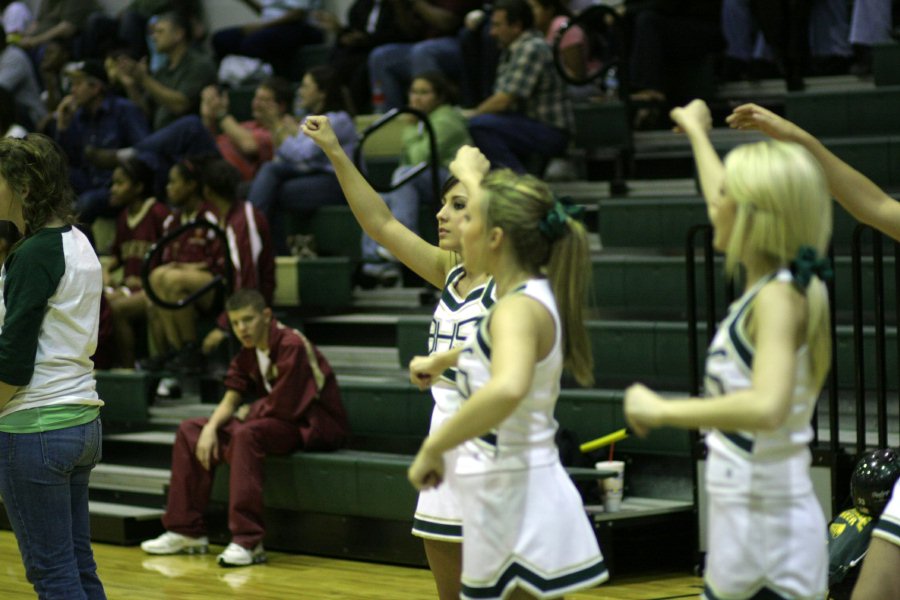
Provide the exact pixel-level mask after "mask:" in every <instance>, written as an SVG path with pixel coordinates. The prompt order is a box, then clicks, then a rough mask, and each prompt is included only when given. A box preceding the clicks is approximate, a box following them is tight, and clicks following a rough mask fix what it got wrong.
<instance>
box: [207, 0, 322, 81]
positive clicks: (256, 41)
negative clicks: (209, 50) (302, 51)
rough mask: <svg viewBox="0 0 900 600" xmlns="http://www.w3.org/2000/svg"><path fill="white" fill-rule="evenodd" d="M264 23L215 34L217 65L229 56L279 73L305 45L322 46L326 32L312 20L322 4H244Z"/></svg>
mask: <svg viewBox="0 0 900 600" xmlns="http://www.w3.org/2000/svg"><path fill="white" fill-rule="evenodd" d="M241 1H242V2H243V3H244V4H246V5H247V6H249V7H250V9H251V10H253V11H254V12H256V13H257V14H258V15H259V17H260V20H259V21H257V22H255V23H245V24H244V25H240V26H238V27H228V28H226V29H221V30H219V31H217V32H215V33H214V34H213V36H212V46H213V50H214V51H215V54H216V62H220V61H221V60H222V59H223V58H224V57H226V56H228V55H229V54H237V55H239V56H252V57H253V58H259V59H261V60H264V61H265V62H268V63H270V64H271V65H272V67H273V68H275V69H278V68H279V67H281V66H283V65H285V59H288V61H290V60H291V59H292V58H293V56H294V53H295V51H296V50H297V49H298V48H299V47H300V46H302V45H304V44H319V43H321V42H322V40H323V39H324V38H325V35H324V32H323V31H322V30H321V29H320V28H319V27H317V26H316V25H315V24H314V23H313V22H312V19H311V16H312V15H311V12H312V11H314V10H316V9H317V8H319V7H320V6H321V1H320V0H241Z"/></svg>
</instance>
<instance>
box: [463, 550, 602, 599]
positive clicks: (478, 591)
mask: <svg viewBox="0 0 900 600" xmlns="http://www.w3.org/2000/svg"><path fill="white" fill-rule="evenodd" d="M608 577H609V572H608V571H607V570H606V563H604V562H603V559H600V560H599V561H598V562H596V563H594V564H592V565H590V566H588V567H585V568H584V569H580V570H578V571H575V572H574V573H569V574H568V575H562V576H560V577H551V578H549V579H548V578H545V577H542V576H541V575H539V574H537V573H535V572H534V571H532V570H531V569H529V568H528V567H525V566H523V565H521V564H520V563H518V562H514V563H512V564H511V565H509V566H508V567H507V568H506V570H504V571H503V573H502V574H501V575H500V577H499V578H498V579H497V583H496V584H494V585H490V586H484V587H481V586H473V585H468V584H466V583H463V584H462V593H461V596H462V597H464V598H471V599H472V600H475V599H477V598H501V597H502V596H503V590H505V589H506V587H507V586H508V585H509V584H510V583H512V582H513V580H515V579H519V580H520V581H523V582H527V583H529V584H531V585H532V586H534V587H535V588H537V589H539V590H540V591H541V592H543V593H545V594H546V593H553V592H558V591H563V590H569V589H571V588H572V587H573V586H577V585H579V584H582V583H583V584H585V585H590V584H591V582H594V583H600V582H602V581H605V580H606V579H607V578H608Z"/></svg>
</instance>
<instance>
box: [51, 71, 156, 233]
mask: <svg viewBox="0 0 900 600" xmlns="http://www.w3.org/2000/svg"><path fill="white" fill-rule="evenodd" d="M69 78H70V80H71V82H72V87H71V93H70V94H69V95H68V96H66V97H65V98H63V99H62V101H61V102H60V103H59V107H58V108H57V110H56V127H55V130H54V131H53V137H54V138H55V139H56V141H57V142H59V145H60V146H61V147H62V149H63V150H64V151H65V153H66V156H67V157H68V158H69V177H70V179H71V181H72V187H73V188H74V189H75V192H76V193H77V194H78V203H77V206H76V212H77V213H78V216H79V218H80V219H81V221H82V222H83V223H93V222H94V220H95V219H96V218H97V217H98V216H104V217H114V216H116V215H117V214H118V212H119V210H120V209H121V208H122V207H121V206H116V207H111V206H110V202H109V196H110V191H109V186H110V183H111V182H112V173H113V169H114V168H115V161H112V162H104V161H103V160H102V159H101V154H102V151H103V150H105V151H107V152H111V151H114V150H116V149H118V148H124V147H126V146H131V145H134V144H136V143H137V142H139V141H140V140H142V139H143V138H144V137H146V135H147V134H148V133H150V128H149V127H148V125H147V119H146V118H144V114H143V113H142V112H141V109H140V108H138V107H137V106H136V105H135V104H134V102H132V101H131V100H128V99H126V98H120V97H118V96H115V95H114V94H110V93H109V92H108V80H107V76H106V69H104V67H103V63H102V62H100V61H98V60H86V61H84V62H80V63H75V64H74V65H73V66H72V67H71V68H70V69H69Z"/></svg>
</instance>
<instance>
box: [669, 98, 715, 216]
mask: <svg viewBox="0 0 900 600" xmlns="http://www.w3.org/2000/svg"><path fill="white" fill-rule="evenodd" d="M670 116H671V117H672V120H673V121H674V122H675V126H676V127H675V129H676V131H681V132H683V133H684V134H685V135H687V137H688V140H690V142H691V149H692V150H693V152H694V163H695V164H696V165H697V174H698V175H699V177H700V189H701V190H702V191H703V197H704V198H705V199H706V209H707V212H709V215H710V219H712V217H713V215H714V213H715V211H716V210H718V207H719V201H720V198H721V197H722V184H723V183H724V181H725V167H724V166H723V165H722V159H720V158H719V155H718V154H717V153H716V149H715V148H713V145H712V142H710V141H709V130H710V128H711V127H712V116H711V115H710V113H709V107H708V106H706V102H704V101H703V100H694V101H693V102H691V103H690V104H688V105H687V106H683V107H678V108H674V109H672V112H671V113H670Z"/></svg>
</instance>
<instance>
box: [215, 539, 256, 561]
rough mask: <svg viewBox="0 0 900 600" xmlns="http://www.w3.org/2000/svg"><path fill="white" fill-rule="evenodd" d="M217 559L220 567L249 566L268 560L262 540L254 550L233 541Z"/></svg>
mask: <svg viewBox="0 0 900 600" xmlns="http://www.w3.org/2000/svg"><path fill="white" fill-rule="evenodd" d="M216 560H217V561H218V562H219V566H220V567H247V566H250V565H256V564H259V563H264V562H266V551H265V550H263V545H262V542H260V543H258V544H257V545H256V547H255V548H253V549H252V550H248V549H247V548H244V547H243V546H241V545H240V544H235V543H234V542H231V543H230V544H228V546H227V547H226V548H225V551H224V552H222V554H220V555H219V557H218V558H217V559H216Z"/></svg>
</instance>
